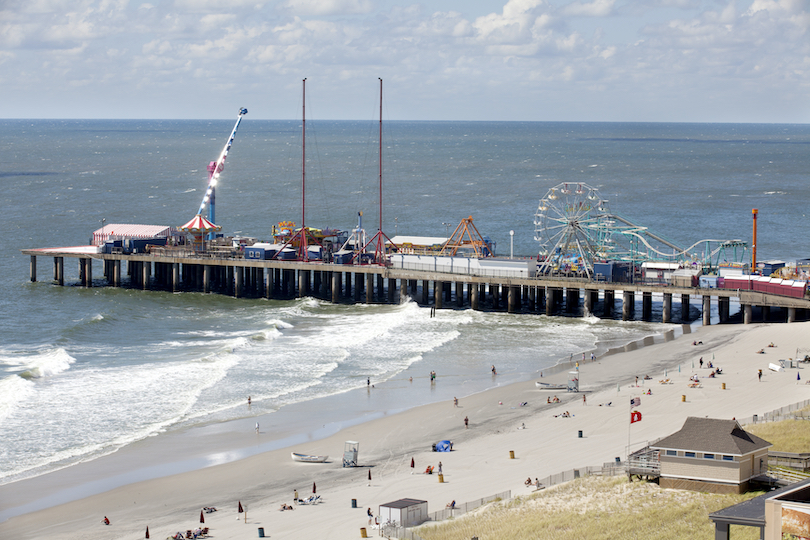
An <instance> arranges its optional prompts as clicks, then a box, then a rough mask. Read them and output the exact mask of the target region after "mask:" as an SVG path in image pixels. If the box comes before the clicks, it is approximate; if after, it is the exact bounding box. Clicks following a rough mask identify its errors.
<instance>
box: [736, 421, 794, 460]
mask: <svg viewBox="0 0 810 540" xmlns="http://www.w3.org/2000/svg"><path fill="white" fill-rule="evenodd" d="M745 431H747V432H749V433H752V434H753V435H756V436H757V437H762V438H763V439H765V440H766V441H768V442H769V443H771V444H773V448H771V450H774V451H776V452H793V453H796V454H801V453H803V452H810V420H781V421H779V422H765V423H762V424H751V425H748V426H745Z"/></svg>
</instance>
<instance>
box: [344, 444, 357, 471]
mask: <svg viewBox="0 0 810 540" xmlns="http://www.w3.org/2000/svg"><path fill="white" fill-rule="evenodd" d="M359 451H360V443H359V442H357V441H346V444H344V445H343V466H344V467H357V453H358V452H359Z"/></svg>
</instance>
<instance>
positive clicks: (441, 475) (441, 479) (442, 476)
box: [439, 474, 444, 484]
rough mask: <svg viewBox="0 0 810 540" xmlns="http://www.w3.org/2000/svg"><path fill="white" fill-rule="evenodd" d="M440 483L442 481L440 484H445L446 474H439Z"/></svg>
mask: <svg viewBox="0 0 810 540" xmlns="http://www.w3.org/2000/svg"><path fill="white" fill-rule="evenodd" d="M439 483H440V484H443V483H444V475H443V474H440V475H439Z"/></svg>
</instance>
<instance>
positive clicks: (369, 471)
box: [368, 469, 371, 482]
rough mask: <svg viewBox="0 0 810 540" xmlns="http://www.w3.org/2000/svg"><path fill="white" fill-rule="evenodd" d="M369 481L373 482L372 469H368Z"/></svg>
mask: <svg viewBox="0 0 810 540" xmlns="http://www.w3.org/2000/svg"><path fill="white" fill-rule="evenodd" d="M368 481H369V482H371V469H369V470H368Z"/></svg>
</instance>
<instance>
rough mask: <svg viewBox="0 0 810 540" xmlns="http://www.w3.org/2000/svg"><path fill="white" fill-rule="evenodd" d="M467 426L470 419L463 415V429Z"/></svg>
mask: <svg viewBox="0 0 810 540" xmlns="http://www.w3.org/2000/svg"><path fill="white" fill-rule="evenodd" d="M468 427H470V419H469V418H467V417H466V416H465V417H464V429H467V428H468Z"/></svg>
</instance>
